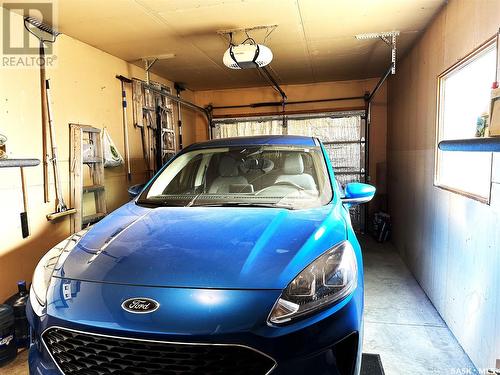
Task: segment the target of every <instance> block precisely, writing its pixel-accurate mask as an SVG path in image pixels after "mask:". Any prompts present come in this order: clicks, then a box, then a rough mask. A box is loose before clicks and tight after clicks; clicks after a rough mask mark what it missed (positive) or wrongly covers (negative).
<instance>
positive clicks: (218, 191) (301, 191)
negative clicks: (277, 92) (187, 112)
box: [138, 146, 332, 209]
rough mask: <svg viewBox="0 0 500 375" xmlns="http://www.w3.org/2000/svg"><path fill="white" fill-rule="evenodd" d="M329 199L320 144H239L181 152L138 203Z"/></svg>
mask: <svg viewBox="0 0 500 375" xmlns="http://www.w3.org/2000/svg"><path fill="white" fill-rule="evenodd" d="M331 199H332V189H331V185H330V179H329V176H328V171H327V168H326V164H325V160H324V158H323V154H322V152H321V149H320V147H300V146H251V147H245V146H238V147H217V148H202V149H196V150H192V151H187V152H185V153H183V154H181V155H179V156H178V157H177V158H176V159H174V160H173V161H172V162H171V163H170V164H169V165H168V167H167V168H165V170H164V171H163V172H162V173H161V174H160V175H159V176H158V177H157V178H156V179H155V180H154V181H153V183H152V184H151V186H150V187H149V188H148V189H146V190H145V191H144V192H143V193H142V194H141V196H140V198H139V200H138V203H139V204H147V205H154V206H189V207H190V206H260V207H281V208H288V209H300V208H312V207H318V206H322V205H325V204H327V203H328V202H330V200H331Z"/></svg>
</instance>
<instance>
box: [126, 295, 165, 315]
mask: <svg viewBox="0 0 500 375" xmlns="http://www.w3.org/2000/svg"><path fill="white" fill-rule="evenodd" d="M159 307H160V304H159V303H158V302H156V301H155V300H154V299H151V298H142V297H136V298H129V299H126V300H125V301H123V303H122V309H124V310H125V311H128V312H131V313H134V314H148V313H152V312H153V311H156V310H158V308H159Z"/></svg>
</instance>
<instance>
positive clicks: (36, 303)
mask: <svg viewBox="0 0 500 375" xmlns="http://www.w3.org/2000/svg"><path fill="white" fill-rule="evenodd" d="M88 231H89V228H86V229H84V230H82V231H80V232H78V233H75V234H73V235H71V236H69V237H68V238H66V239H65V240H63V241H61V242H60V243H58V244H57V245H56V246H54V247H53V248H52V249H50V250H49V251H48V252H47V253H46V254H45V255H44V256H43V257H42V259H40V261H39V262H38V265H37V266H36V268H35V272H34V273H33V279H32V282H31V292H30V301H31V305H32V307H33V309H34V310H35V312H36V313H37V314H38V315H41V311H42V308H43V307H44V306H45V303H46V302H47V290H48V288H49V284H50V278H51V277H52V274H53V272H54V270H57V269H59V268H60V267H61V266H62V264H63V263H64V261H65V260H66V258H67V256H68V255H69V253H70V251H71V250H73V248H74V247H75V246H76V244H77V243H78V241H80V239H81V238H82V237H83V236H84V235H85V234H86V233H87V232H88Z"/></svg>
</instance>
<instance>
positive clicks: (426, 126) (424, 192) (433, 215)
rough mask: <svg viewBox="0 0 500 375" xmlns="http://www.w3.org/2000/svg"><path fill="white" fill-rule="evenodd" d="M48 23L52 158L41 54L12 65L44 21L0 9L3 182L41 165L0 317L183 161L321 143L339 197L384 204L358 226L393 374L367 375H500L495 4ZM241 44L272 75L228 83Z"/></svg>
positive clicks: (264, 10) (368, 332)
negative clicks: (245, 142) (89, 149)
mask: <svg viewBox="0 0 500 375" xmlns="http://www.w3.org/2000/svg"><path fill="white" fill-rule="evenodd" d="M40 3H44V4H49V5H50V6H51V7H50V9H51V11H50V12H51V13H50V14H51V17H52V18H50V19H49V20H47V19H46V18H45V19H44V22H47V23H48V24H49V25H50V26H51V27H53V28H54V29H55V30H57V31H58V32H59V33H60V34H59V35H57V36H55V35H54V36H53V37H54V40H53V41H51V43H49V42H47V43H45V45H46V48H45V53H46V59H45V69H44V75H45V78H47V79H50V90H49V93H48V94H49V102H50V104H51V105H50V112H49V117H50V120H52V122H53V124H52V125H51V126H53V130H54V134H53V137H54V139H53V140H52V141H51V135H50V134H49V133H48V130H47V129H49V126H48V120H49V119H47V118H46V117H47V115H46V113H47V108H46V105H44V104H43V102H44V95H47V91H46V90H42V89H41V87H42V86H41V82H44V80H42V81H41V70H40V67H39V63H37V62H36V61H37V58H38V61H40V60H39V55H38V53H39V51H38V44H37V43H38V41H37V39H36V38H35V37H34V36H33V34H26V35H28V37H25V39H26V40H28V42H29V43H30V47H31V52H30V54H29V56H28V55H26V54H25V55H23V54H10V55H9V54H8V53H7V52H8V51H7V52H6V44H8V43H10V44H12V45H15V44H16V43H18V44H19V43H23V36H24V35H25V34H23V33H22V30H25V29H24V23H25V20H24V18H23V17H25V16H27V15H31V16H33V17H36V16H37V15H38V16H39V13H36V12H35V13H33V14H26V13H25V12H26V9H29V4H30V3H29V2H26V1H19V2H18V1H10V2H9V3H3V4H2V6H3V8H2V12H3V20H2V33H3V35H4V37H3V56H2V67H1V68H0V94H1V97H0V145H1V146H0V150H1V154H0V156H1V159H0V162H2V161H9V160H11V161H13V162H14V160H15V159H29V160H31V159H38V161H39V163H38V162H34V165H33V166H29V167H28V165H27V164H23V165H24V166H23V167H22V168H18V167H17V166H13V165H10V168H0V192H1V198H0V199H1V202H2V220H1V223H2V225H1V226H0V235H1V241H0V242H1V246H0V285H1V286H2V287H1V288H0V302H1V301H5V300H7V299H8V298H9V297H10V296H12V295H15V294H16V293H17V288H18V286H17V282H18V281H20V280H25V281H26V283H27V284H28V285H29V284H30V282H31V278H32V275H33V270H34V268H35V266H36V265H37V263H38V261H39V260H40V258H41V257H42V256H43V254H45V252H46V251H47V250H48V249H50V248H52V247H53V246H54V245H55V244H57V243H59V242H60V241H61V240H63V239H64V238H66V237H68V236H69V235H70V234H72V233H75V232H78V231H79V230H80V229H81V228H83V227H85V226H86V225H87V224H89V223H93V222H95V221H97V220H99V219H101V218H102V217H104V216H105V215H106V214H109V213H110V212H112V211H113V210H115V209H116V208H118V207H120V206H121V205H123V204H125V203H126V202H128V201H129V200H130V197H129V192H128V188H130V187H132V186H134V185H137V184H144V183H145V182H147V181H148V180H149V179H150V178H151V177H152V176H153V173H154V172H156V171H158V170H159V168H160V167H161V166H162V165H163V164H164V163H165V162H166V161H167V160H168V159H169V158H170V157H172V156H173V155H174V154H175V153H177V152H179V151H180V150H181V149H182V148H185V147H187V146H188V145H190V144H193V143H196V142H202V141H206V140H209V139H213V138H225V137H234V136H244V135H259V134H288V135H306V136H315V137H319V139H320V140H321V141H322V142H323V143H324V144H325V147H326V148H327V150H328V153H329V156H330V159H331V161H332V163H333V166H334V169H335V173H336V177H337V179H338V182H339V183H340V184H342V185H345V184H346V183H348V182H352V181H359V182H367V183H369V184H372V185H374V186H375V187H376V188H377V194H376V196H375V198H374V199H373V200H372V201H371V202H370V203H369V204H367V205H366V206H363V207H361V208H360V207H357V208H356V209H353V210H352V211H351V215H352V221H353V225H354V227H355V229H356V232H357V233H359V234H358V238H359V239H360V243H361V246H362V250H363V258H364V269H365V315H364V328H365V332H364V348H363V353H368V354H378V355H379V358H380V361H381V364H382V367H383V371H384V372H375V371H372V372H370V370H369V369H364V370H363V371H364V372H362V374H373V375H375V374H379V373H385V374H388V375H390V374H395V375H396V374H399V375H401V374H489V373H491V374H494V373H495V369H497V371H498V372H496V373H500V276H499V275H500V273H499V271H498V270H499V269H500V148H499V144H500V138H499V136H500V125H496V126H497V128H496V129H495V123H494V116H493V114H495V113H496V112H494V111H495V108H498V106H497V107H495V105H494V102H495V100H494V98H493V93H494V92H495V90H497V91H496V92H498V81H499V80H500V75H499V74H500V73H499V72H500V68H499V57H498V56H499V55H500V52H499V44H498V41H499V27H500V0H449V1H444V0H408V1H400V0H380V1H367V0H359V1H347V0H335V1H330V0H315V1H308V0H279V1H272V2H271V1H263V0H182V1H181V0H168V1H155V0H110V1H105V2H104V1H97V0H85V1H83V0H71V1H62V0H59V1H52V2H37V3H33V5H32V8H36V6H38V5H39V4H40ZM23 12H24V13H23ZM38 12H39V11H38ZM46 14H48V13H44V15H46ZM7 22H8V23H7ZM19 25H20V27H21V29H17V28H16V27H19ZM28 28H30V27H29V26H28ZM13 30H14V31H13ZM16 30H18V31H17V34H16ZM7 35H8V37H7ZM9 38H10V39H9ZM247 39H251V40H253V41H255V42H256V43H259V44H263V45H265V46H267V47H269V48H270V49H271V51H272V54H273V58H272V62H271V64H270V65H268V66H267V67H266V68H265V69H261V68H257V69H241V70H235V69H229V68H228V67H227V66H225V65H224V63H223V55H224V52H225V51H226V50H227V49H228V47H229V46H230V43H234V44H238V43H242V42H244V41H246V40H247ZM28 57H29V58H28ZM475 62H478V65H477V67H476V66H475V65H474V63H475ZM491 62H492V63H491ZM479 64H482V65H479ZM468 68H470V69H471V71H470V72H469V71H468V70H467V69H468ZM461 72H462V73H463V72H465V73H464V77H462V76H460V74H461ZM485 72H486V73H485ZM466 74H469V76H465V75H466ZM120 77H121V78H120ZM460 79H463V80H464V81H460ZM477 82H482V86H481V87H482V91H481V92H479V91H478V92H474V90H476V89H478V85H479V84H477ZM483 83H484V84H483ZM468 84H470V85H471V86H470V87H469V86H467V85H468ZM492 85H493V86H492ZM495 85H496V86H495ZM481 87H480V88H481ZM453 90H455V91H454V92H453V93H449V92H450V91H453ZM478 90H479V89H478ZM122 91H123V93H124V95H125V100H126V102H127V105H126V107H125V113H124V107H123V105H122ZM445 91H446V93H447V94H448V95H447V96H446V97H445V96H444V92H445ZM154 95H156V97H157V98H158V97H161V99H160V100H161V103H162V105H161V106H158V108H155V107H154V105H151V104H150V100H151V99H150V98H151V97H154ZM498 97H500V93H498ZM484 98H486V99H484ZM490 98H493V99H491V103H493V104H491V112H489V113H486V115H485V114H484V113H485V111H486V112H488V111H489V110H490ZM155 100H156V99H155ZM448 100H450V103H451V101H452V100H455V101H454V102H453V103H454V105H458V106H459V107H462V108H469V107H468V106H469V104H470V109H469V112H470V115H469V118H468V120H469V119H471V121H470V126H468V127H465V128H464V127H462V128H460V129H458V130H457V129H455V128H453V127H452V126H451V125H449V124H450V123H452V122H454V121H455V122H456V121H459V120H460V118H457V116H454V115H453V114H449V113H447V112H446V111H445V104H446V103H448ZM479 100H482V102H479V103H478V101H479ZM41 103H42V104H41ZM148 103H149V104H148ZM457 103H459V104H457ZM498 103H500V101H499V102H498ZM148 105H149V106H150V107H151V106H152V109H151V108H149V109H147V108H146V107H148ZM451 105H452V104H450V106H451ZM144 108H146V109H144ZM159 108H162V110H163V112H162V110H160V109H159ZM448 108H449V107H448ZM497 111H498V109H497ZM499 115H500V112H499ZM44 117H45V119H44ZM486 117H488V119H487V121H489V122H488V125H489V126H488V129H487V130H486V133H484V130H483V132H482V130H481V128H480V126H479V122H480V121H479V119H484V118H486ZM476 119H477V122H476ZM499 120H500V118H498V117H497V124H498V121H499ZM124 121H125V126H124ZM44 122H45V123H46V124H47V125H45V126H46V127H45V128H44V127H43V126H42V124H43V123H44ZM159 126H162V130H158V129H159V128H158V127H159ZM163 126H164V129H163ZM446 126H448V127H446ZM43 129H46V130H43ZM94 131H95V132H96V133H93V132H94ZM158 132H160V133H158ZM101 133H102V134H101ZM478 133H479V134H478ZM95 134H98V135H95ZM157 134H161V139H162V140H161V141H160V140H158V139H159V138H160V137H158V136H157ZM102 135H104V137H103V138H102V141H106V140H107V139H108V138H106V137H107V136H108V135H109V139H111V142H112V143H113V144H114V147H115V149H116V150H117V151H118V153H119V154H120V155H121V157H122V163H121V164H120V165H118V166H115V167H111V168H102V165H99V166H97V168H96V171H97V172H96V173H95V174H94V175H93V176H90V177H89V176H87V175H85V176H84V177H83V179H85V180H87V181H88V179H89V178H90V179H92V181H91V186H94V187H95V188H94V190H92V189H90V190H89V188H86V187H85V186H83V185H82V183H81V182H80V181H79V178H80V177H81V175H82V174H85V173H86V172H85V171H86V170H85V169H83V166H82V165H83V164H82V161H81V160H78V152H79V151H81V150H80V148H81V147H82V144H81V143H79V142H78V139H80V138H79V137H83V138H85V137H93V136H95V137H96V138H95V142H94V143H93V144H94V145H96V147H98V146H99V142H101V138H100V137H101V136H102ZM488 135H489V136H488ZM456 139H461V141H460V142H458V141H454V140H456ZM462 139H463V140H462ZM442 141H443V143H441V146H439V147H438V144H440V142H442ZM55 143H57V164H58V170H59V172H58V173H55V172H54V169H53V167H52V165H53V159H54V158H53V155H52V154H51V152H52V150H51V148H50V146H49V145H50V144H51V145H52V146H54V144H55ZM452 150H454V151H452ZM457 150H458V151H457ZM83 152H85V149H84V150H83ZM75 155H76V156H75ZM32 163H33V162H32ZM6 164H8V162H7V163H6ZM98 164H99V163H98ZM100 164H102V163H100ZM1 166H4V165H1ZM20 176H21V177H20ZM56 177H58V178H56ZM57 180H58V181H57ZM56 181H57V182H56ZM82 181H83V180H82ZM57 184H59V187H57ZM84 185H85V184H84ZM97 186H99V187H97ZM85 189H87V190H85ZM57 194H60V195H61V196H62V198H63V199H62V202H63V205H64V207H62V209H61V206H58V204H59V205H60V204H61V200H59V199H58V198H59V197H58V196H57ZM23 200H24V203H23ZM66 211H68V212H66ZM23 212H25V213H27V215H25V219H24V222H23V219H21V221H20V219H19V217H20V213H23ZM51 215H52V216H51ZM26 217H27V219H26ZM27 227H28V228H27ZM26 231H29V233H26ZM27 358H28V352H27V350H21V351H19V353H18V356H17V358H16V359H15V360H14V361H13V362H10V363H9V364H7V365H6V366H5V367H3V368H0V373H2V374H3V373H5V374H26V373H28V364H27Z"/></svg>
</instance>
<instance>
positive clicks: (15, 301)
mask: <svg viewBox="0 0 500 375" xmlns="http://www.w3.org/2000/svg"><path fill="white" fill-rule="evenodd" d="M17 289H18V292H17V293H16V294H14V295H13V296H11V297H10V298H9V299H7V300H6V301H5V304H6V305H9V306H11V307H12V309H13V310H14V318H15V328H16V345H17V347H18V348H27V347H28V346H29V342H30V340H29V323H28V319H26V303H27V302H28V298H29V293H28V289H27V288H26V281H24V280H22V281H19V282H18V283H17Z"/></svg>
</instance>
